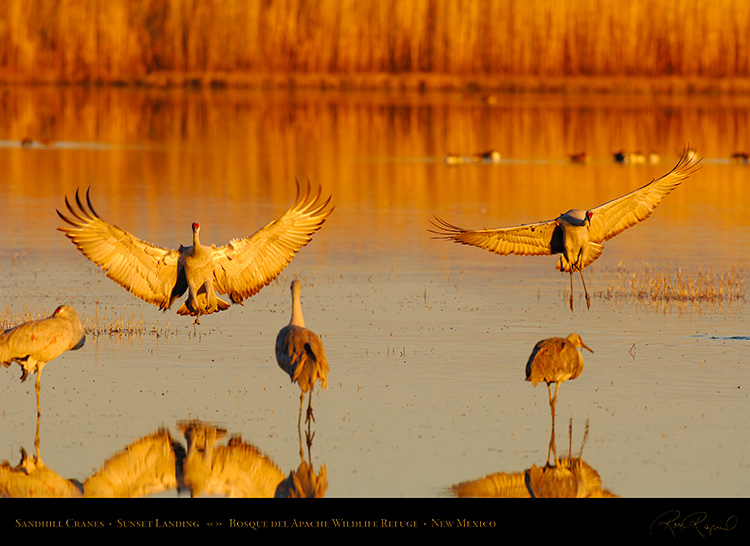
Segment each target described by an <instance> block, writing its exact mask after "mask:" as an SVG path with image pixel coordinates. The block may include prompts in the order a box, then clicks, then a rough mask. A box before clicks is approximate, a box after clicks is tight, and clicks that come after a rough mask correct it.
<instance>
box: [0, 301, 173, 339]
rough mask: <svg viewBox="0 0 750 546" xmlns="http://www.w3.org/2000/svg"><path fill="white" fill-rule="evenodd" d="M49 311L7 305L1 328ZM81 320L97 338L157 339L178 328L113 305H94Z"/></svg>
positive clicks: (41, 315)
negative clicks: (146, 319) (90, 313)
mask: <svg viewBox="0 0 750 546" xmlns="http://www.w3.org/2000/svg"><path fill="white" fill-rule="evenodd" d="M51 314H52V310H48V309H46V308H43V309H41V310H39V309H32V308H30V307H28V306H25V305H24V306H23V308H22V310H21V311H20V312H17V311H13V310H12V309H11V307H10V306H7V307H6V308H5V312H4V313H3V314H2V315H1V316H0V329H2V330H7V329H9V328H13V327H15V326H18V325H19V324H22V323H24V322H29V321H32V320H39V319H43V318H47V317H49V316H50V315H51ZM80 317H81V323H82V324H83V329H84V331H85V332H86V335H87V336H90V337H94V338H99V337H103V336H109V337H114V338H139V337H144V336H154V337H157V338H162V337H167V336H170V335H175V334H176V333H177V332H178V330H177V329H176V328H173V327H172V326H170V324H169V321H167V323H166V324H165V325H161V324H159V323H158V322H156V323H154V324H151V323H147V322H146V321H145V319H144V318H143V316H137V315H136V313H135V312H133V311H131V312H129V313H126V311H125V310H124V309H123V308H120V310H119V311H118V310H117V309H116V308H115V307H114V306H112V307H111V308H105V309H103V310H101V311H100V309H99V305H98V304H96V306H95V309H94V314H93V315H87V314H85V313H81V314H80Z"/></svg>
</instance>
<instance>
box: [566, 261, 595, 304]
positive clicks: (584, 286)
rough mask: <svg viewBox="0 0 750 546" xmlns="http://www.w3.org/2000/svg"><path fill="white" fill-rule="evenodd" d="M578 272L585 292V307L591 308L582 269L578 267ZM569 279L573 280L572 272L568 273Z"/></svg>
mask: <svg viewBox="0 0 750 546" xmlns="http://www.w3.org/2000/svg"><path fill="white" fill-rule="evenodd" d="M578 273H579V274H580V275H581V283H582V284H583V293H584V294H586V307H587V308H588V309H591V298H589V292H588V290H586V281H584V280H583V271H581V270H580V269H579V270H578ZM570 280H571V281H572V280H573V274H572V273H571V274H570Z"/></svg>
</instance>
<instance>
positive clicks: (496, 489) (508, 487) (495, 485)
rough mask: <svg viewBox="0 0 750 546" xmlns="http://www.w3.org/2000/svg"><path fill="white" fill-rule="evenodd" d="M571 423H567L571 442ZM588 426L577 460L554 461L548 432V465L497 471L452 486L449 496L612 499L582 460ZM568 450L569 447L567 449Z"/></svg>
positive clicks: (592, 470) (553, 434)
mask: <svg viewBox="0 0 750 546" xmlns="http://www.w3.org/2000/svg"><path fill="white" fill-rule="evenodd" d="M572 432H573V420H572V419H571V421H570V439H571V441H572V436H573V434H572ZM588 432H589V423H588V420H587V421H586V432H585V434H584V438H583V442H582V444H581V452H580V453H579V455H578V457H572V456H571V455H570V453H569V456H568V457H567V458H563V459H558V458H557V448H556V446H555V430H554V428H553V429H552V435H551V438H550V450H551V451H554V453H555V464H554V465H551V464H550V463H549V455H548V457H547V459H548V462H547V463H546V464H545V465H544V466H542V467H538V466H536V465H535V464H533V465H531V468H529V469H527V470H524V471H522V472H511V473H505V472H497V473H494V474H489V475H487V476H485V477H483V478H480V479H478V480H472V481H467V482H463V483H460V484H457V485H453V486H451V488H450V491H451V493H452V494H453V495H454V496H456V497H493V498H579V499H580V498H612V497H617V495H615V494H614V493H612V492H611V491H609V490H607V489H603V488H602V479H601V476H600V475H599V473H598V472H597V471H596V470H595V469H594V468H593V467H592V466H591V465H589V464H588V463H586V462H585V461H584V460H583V459H582V454H583V446H584V444H585V443H586V440H587V439H588ZM569 450H570V446H569Z"/></svg>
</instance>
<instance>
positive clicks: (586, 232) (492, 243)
mask: <svg viewBox="0 0 750 546" xmlns="http://www.w3.org/2000/svg"><path fill="white" fill-rule="evenodd" d="M699 162H700V159H697V158H696V156H695V154H694V153H692V150H690V149H689V148H685V150H684V151H683V154H682V157H681V158H680V160H679V162H678V163H677V165H675V167H674V168H673V169H672V170H671V171H670V172H669V173H667V174H666V175H664V176H662V177H661V178H657V179H655V180H652V181H651V182H650V183H648V184H646V185H645V186H643V187H641V188H639V189H637V190H634V191H632V192H630V193H628V194H626V195H623V196H622V197H619V198H617V199H613V200H612V201H609V202H607V203H604V204H603V205H600V206H598V207H595V208H592V209H589V210H581V209H571V210H569V211H568V212H565V213H563V214H561V215H560V216H558V217H557V218H555V219H554V220H546V221H543V222H537V223H533V224H523V225H520V226H513V227H506V228H498V229H480V230H466V229H463V228H460V227H457V226H454V225H452V224H449V223H448V222H446V221H444V220H441V219H440V218H438V217H437V216H435V220H434V221H432V225H433V226H435V227H436V228H437V230H429V231H430V232H431V233H435V234H437V235H438V236H439V237H438V238H443V239H451V240H453V241H454V242H456V243H462V244H465V245H473V246H477V247H479V248H485V249H487V250H488V251H490V252H494V253H496V254H501V255H508V254H518V255H524V256H529V255H537V256H540V255H549V254H562V256H560V259H559V261H558V262H557V266H556V268H557V269H559V270H560V271H561V272H568V273H570V310H571V311H573V273H574V272H575V271H578V273H579V274H580V275H581V283H582V284H583V291H584V294H585V295H586V306H587V307H588V308H591V298H590V297H589V294H588V291H587V290H586V281H585V280H584V279H583V270H584V269H585V268H586V267H588V266H589V265H591V263H592V262H594V260H596V259H597V258H598V257H599V256H600V255H601V253H602V251H603V250H604V247H603V246H602V245H601V243H603V242H604V241H607V240H608V239H611V238H612V237H614V236H615V235H617V234H619V233H622V232H623V231H624V230H625V229H627V228H629V227H632V226H634V225H636V224H637V223H638V222H642V221H643V220H645V219H646V218H648V217H649V216H650V215H651V213H652V212H653V211H654V209H655V208H656V207H657V205H658V204H659V203H660V202H661V200H662V199H663V198H664V196H665V195H667V194H668V193H670V192H671V191H672V190H674V189H675V188H676V187H677V186H679V185H680V183H681V182H682V181H683V180H685V179H686V178H687V177H688V176H690V175H691V174H693V173H694V172H695V171H696V170H697V169H698V163H699Z"/></svg>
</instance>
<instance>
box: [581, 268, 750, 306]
mask: <svg viewBox="0 0 750 546" xmlns="http://www.w3.org/2000/svg"><path fill="white" fill-rule="evenodd" d="M599 284H600V286H602V288H599V289H596V290H595V293H596V296H597V297H598V298H600V299H602V300H605V301H608V302H611V303H613V304H623V303H631V302H632V303H635V304H638V305H642V306H645V307H647V308H652V309H663V310H665V311H666V309H667V308H668V307H669V306H670V305H672V304H674V305H677V306H679V307H680V308H683V307H685V306H689V307H690V308H691V309H694V310H699V311H710V310H718V309H723V308H724V307H725V306H733V305H742V304H744V303H745V301H746V296H745V270H744V268H743V267H741V266H738V265H737V266H732V267H731V268H729V269H728V270H719V271H715V270H713V269H707V270H704V269H703V268H699V269H698V270H697V271H693V272H685V271H683V270H682V269H681V268H675V269H672V268H669V267H650V266H649V265H648V264H647V265H646V267H645V268H643V269H642V270H638V271H630V270H626V269H623V268H619V267H618V268H617V269H615V270H612V271H609V272H606V273H605V277H604V279H603V282H600V283H599Z"/></svg>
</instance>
